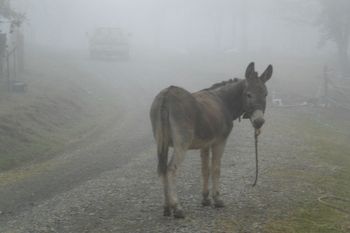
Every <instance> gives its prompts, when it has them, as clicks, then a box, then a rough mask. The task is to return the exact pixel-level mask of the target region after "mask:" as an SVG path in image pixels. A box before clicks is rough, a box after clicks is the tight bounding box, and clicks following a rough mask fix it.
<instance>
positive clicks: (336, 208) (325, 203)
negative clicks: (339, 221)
mask: <svg viewBox="0 0 350 233" xmlns="http://www.w3.org/2000/svg"><path fill="white" fill-rule="evenodd" d="M326 200H335V201H341V202H347V203H350V200H349V199H346V198H341V197H336V196H332V195H326V196H321V197H319V198H318V201H319V202H320V203H321V204H323V205H325V206H327V207H329V208H332V209H335V210H337V211H339V212H342V213H345V214H347V215H349V214H350V210H346V209H344V208H340V207H338V206H335V205H332V204H331V203H329V202H327V201H326Z"/></svg>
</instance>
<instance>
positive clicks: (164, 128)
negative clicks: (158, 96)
mask: <svg viewBox="0 0 350 233" xmlns="http://www.w3.org/2000/svg"><path fill="white" fill-rule="evenodd" d="M159 119H160V122H159V124H158V129H157V145H158V148H157V154H158V174H159V175H160V176H165V175H166V173H167V168H168V153H169V140H170V136H169V135H170V124H169V109H168V107H167V103H166V98H165V97H164V99H163V101H162V104H161V107H160V118H159Z"/></svg>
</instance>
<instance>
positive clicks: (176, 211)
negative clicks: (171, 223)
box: [174, 209, 185, 218]
mask: <svg viewBox="0 0 350 233" xmlns="http://www.w3.org/2000/svg"><path fill="white" fill-rule="evenodd" d="M174 217H175V218H185V213H184V211H183V210H182V209H174Z"/></svg>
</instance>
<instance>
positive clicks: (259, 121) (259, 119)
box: [250, 110, 265, 129]
mask: <svg viewBox="0 0 350 233" xmlns="http://www.w3.org/2000/svg"><path fill="white" fill-rule="evenodd" d="M250 120H251V122H252V124H253V127H254V128H255V129H260V128H261V127H262V126H263V125H264V123H265V120H264V113H263V111H261V110H256V111H255V112H254V113H253V114H252V116H251V118H250Z"/></svg>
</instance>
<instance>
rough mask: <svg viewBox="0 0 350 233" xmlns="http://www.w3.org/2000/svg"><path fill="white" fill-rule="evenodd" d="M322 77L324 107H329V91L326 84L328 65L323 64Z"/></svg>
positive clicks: (327, 82) (327, 81)
mask: <svg viewBox="0 0 350 233" xmlns="http://www.w3.org/2000/svg"><path fill="white" fill-rule="evenodd" d="M323 79H324V84H323V85H324V96H323V98H324V104H325V107H326V108H328V107H329V99H328V98H329V93H328V85H329V77H328V66H327V65H325V66H324V68H323Z"/></svg>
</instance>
